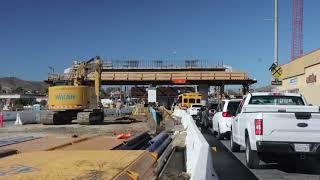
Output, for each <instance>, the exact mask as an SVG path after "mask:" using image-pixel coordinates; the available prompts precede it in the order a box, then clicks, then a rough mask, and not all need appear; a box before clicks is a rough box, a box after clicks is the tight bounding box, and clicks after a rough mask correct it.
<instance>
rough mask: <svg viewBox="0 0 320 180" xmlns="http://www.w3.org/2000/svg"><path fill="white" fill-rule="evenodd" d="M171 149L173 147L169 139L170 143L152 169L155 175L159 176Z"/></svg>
mask: <svg viewBox="0 0 320 180" xmlns="http://www.w3.org/2000/svg"><path fill="white" fill-rule="evenodd" d="M173 150H174V147H173V144H172V141H171V143H170V144H169V145H168V146H167V148H166V149H165V150H164V151H163V153H162V155H161V156H160V157H159V158H158V160H157V165H156V167H155V170H154V172H155V174H156V175H157V176H159V174H160V172H161V171H162V169H163V167H164V165H165V164H166V163H167V162H168V160H169V156H170V155H171V154H172V152H173Z"/></svg>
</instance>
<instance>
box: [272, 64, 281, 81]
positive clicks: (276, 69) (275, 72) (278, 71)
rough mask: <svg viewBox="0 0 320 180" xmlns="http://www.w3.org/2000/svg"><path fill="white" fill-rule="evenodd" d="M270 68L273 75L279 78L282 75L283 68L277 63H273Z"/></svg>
mask: <svg viewBox="0 0 320 180" xmlns="http://www.w3.org/2000/svg"><path fill="white" fill-rule="evenodd" d="M269 70H270V71H271V73H272V76H273V77H275V78H276V79H279V78H280V77H281V75H282V68H281V67H280V66H277V65H275V64H272V66H271V67H270V68H269Z"/></svg>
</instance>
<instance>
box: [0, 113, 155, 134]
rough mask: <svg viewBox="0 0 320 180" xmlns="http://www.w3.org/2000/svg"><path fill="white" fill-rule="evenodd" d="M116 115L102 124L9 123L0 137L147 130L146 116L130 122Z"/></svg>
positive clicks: (0, 132) (0, 129) (136, 117)
mask: <svg viewBox="0 0 320 180" xmlns="http://www.w3.org/2000/svg"><path fill="white" fill-rule="evenodd" d="M117 118H118V117H106V118H105V123H104V124H103V125H79V124H76V123H73V124H68V125H42V124H28V125H13V124H12V125H9V126H5V127H2V128H0V137H5V136H11V135H22V134H23V135H36V136H46V135H56V136H69V135H70V136H72V135H79V136H80V135H107V136H116V135H118V134H121V133H131V134H136V133H140V132H144V131H148V130H149V125H148V121H147V117H146V116H130V118H132V119H135V120H136V121H133V122H131V123H130V121H128V120H116V119H117Z"/></svg>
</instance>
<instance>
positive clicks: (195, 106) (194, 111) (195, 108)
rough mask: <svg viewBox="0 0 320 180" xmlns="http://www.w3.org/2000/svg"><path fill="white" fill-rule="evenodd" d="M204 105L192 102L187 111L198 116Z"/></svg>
mask: <svg viewBox="0 0 320 180" xmlns="http://www.w3.org/2000/svg"><path fill="white" fill-rule="evenodd" d="M201 107H202V105H201V104H192V105H191V106H190V107H189V108H188V109H187V113H188V114H190V115H191V116H192V117H193V118H194V117H195V116H197V114H198V111H199V110H200V108H201Z"/></svg>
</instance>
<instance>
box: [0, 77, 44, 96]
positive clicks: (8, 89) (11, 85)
mask: <svg viewBox="0 0 320 180" xmlns="http://www.w3.org/2000/svg"><path fill="white" fill-rule="evenodd" d="M0 88H1V93H14V92H17V91H19V90H20V91H21V89H23V91H25V92H28V91H29V92H45V90H46V88H47V85H46V83H44V82H41V81H26V80H22V79H19V78H16V77H2V78H0Z"/></svg>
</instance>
